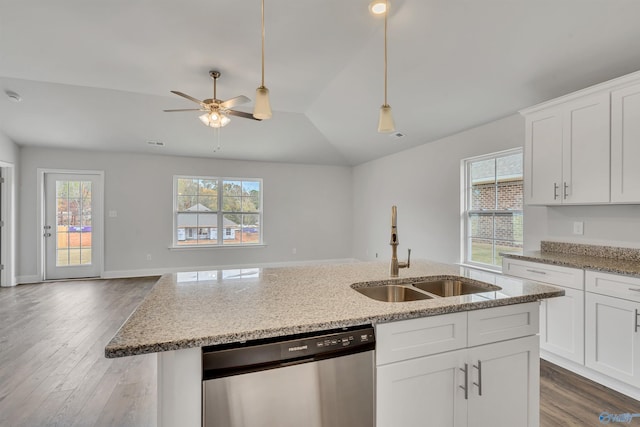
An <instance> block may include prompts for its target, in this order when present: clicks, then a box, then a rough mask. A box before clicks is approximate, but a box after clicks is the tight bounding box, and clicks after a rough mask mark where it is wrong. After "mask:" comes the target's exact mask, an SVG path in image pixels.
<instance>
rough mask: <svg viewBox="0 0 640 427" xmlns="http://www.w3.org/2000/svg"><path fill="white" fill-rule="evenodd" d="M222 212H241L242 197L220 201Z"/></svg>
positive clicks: (226, 198)
mask: <svg viewBox="0 0 640 427" xmlns="http://www.w3.org/2000/svg"><path fill="white" fill-rule="evenodd" d="M222 210H223V211H224V212H242V197H231V196H228V197H224V198H223V199H222Z"/></svg>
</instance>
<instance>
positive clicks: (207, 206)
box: [198, 196, 218, 212]
mask: <svg viewBox="0 0 640 427" xmlns="http://www.w3.org/2000/svg"><path fill="white" fill-rule="evenodd" d="M198 204H199V206H198V211H199V212H203V211H213V212H215V211H217V210H218V197H216V196H200V197H198Z"/></svg>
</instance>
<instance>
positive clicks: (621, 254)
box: [503, 241, 640, 277]
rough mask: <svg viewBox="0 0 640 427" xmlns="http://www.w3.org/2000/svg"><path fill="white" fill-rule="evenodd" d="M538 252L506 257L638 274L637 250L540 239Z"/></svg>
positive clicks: (638, 257) (639, 274) (639, 260)
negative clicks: (541, 240)
mask: <svg viewBox="0 0 640 427" xmlns="http://www.w3.org/2000/svg"><path fill="white" fill-rule="evenodd" d="M540 249H541V250H540V251H534V252H525V253H524V254H522V255H519V254H511V253H504V254H503V255H504V256H506V257H509V258H514V259H521V260H524V261H532V262H540V263H543V264H553V265H561V266H564V267H573V268H582V269H586V270H596V271H602V272H605V273H613V274H622V275H625V276H633V277H640V249H633V248H618V247H613V246H598V245H585V244H575V243H564V242H548V241H543V242H542V243H541V245H540Z"/></svg>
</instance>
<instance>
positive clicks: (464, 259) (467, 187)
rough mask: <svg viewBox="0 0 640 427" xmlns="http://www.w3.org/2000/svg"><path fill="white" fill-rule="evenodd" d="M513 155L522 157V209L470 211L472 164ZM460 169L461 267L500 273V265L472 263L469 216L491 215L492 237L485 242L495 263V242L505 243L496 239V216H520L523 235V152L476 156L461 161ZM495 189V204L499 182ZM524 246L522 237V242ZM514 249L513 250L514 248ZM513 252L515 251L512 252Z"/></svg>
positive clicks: (516, 149)
mask: <svg viewBox="0 0 640 427" xmlns="http://www.w3.org/2000/svg"><path fill="white" fill-rule="evenodd" d="M515 154H520V155H521V156H522V195H523V201H522V208H521V209H519V210H510V209H497V208H496V209H475V210H472V209H471V207H472V197H473V193H472V191H471V190H472V188H473V184H472V182H471V165H472V164H473V163H474V162H479V161H485V160H491V159H493V160H494V161H496V162H497V160H498V159H499V158H502V157H508V156H513V155H515ZM461 169H462V174H461V175H462V186H461V187H462V188H461V207H462V209H461V232H462V236H461V264H462V265H467V266H470V267H476V268H481V269H487V270H493V271H502V265H496V264H487V263H483V262H478V261H474V260H472V245H471V239H472V238H473V236H471V230H470V218H471V215H482V214H486V215H491V216H492V218H493V231H492V237H491V238H490V239H489V238H487V240H491V245H492V257H493V258H494V262H495V256H496V255H495V246H496V242H499V241H506V240H505V239H500V238H498V237H497V232H496V228H497V227H495V225H496V216H497V215H501V214H511V215H514V214H518V213H519V214H520V216H521V218H522V227H523V234H524V150H523V148H522V147H519V148H514V149H509V150H504V151H498V152H495V153H489V154H485V155H482V156H476V157H469V158H466V159H463V160H462V162H461ZM494 185H495V188H496V196H495V197H496V203H497V201H498V194H497V191H498V188H499V182H498V181H497V180H496V182H495V184H494ZM513 242H516V240H513ZM521 243H522V244H523V245H524V235H523V236H522V242H521ZM514 249H515V248H514ZM514 251H515V250H514Z"/></svg>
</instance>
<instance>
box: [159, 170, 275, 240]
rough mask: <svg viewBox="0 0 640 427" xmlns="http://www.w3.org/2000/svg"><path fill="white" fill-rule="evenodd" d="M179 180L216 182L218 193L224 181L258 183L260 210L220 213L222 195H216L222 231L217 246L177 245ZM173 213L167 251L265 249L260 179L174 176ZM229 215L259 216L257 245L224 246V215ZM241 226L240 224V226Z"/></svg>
mask: <svg viewBox="0 0 640 427" xmlns="http://www.w3.org/2000/svg"><path fill="white" fill-rule="evenodd" d="M179 179H208V180H217V181H218V187H219V188H220V191H222V188H223V187H222V183H223V182H224V181H258V182H260V210H259V211H258V212H223V211H222V199H223V197H222V193H219V194H218V210H217V211H216V213H217V214H218V215H217V221H218V230H222V232H221V233H217V234H218V243H217V244H207V245H179V244H178V233H177V229H178V228H177V227H178V205H177V203H178V198H177V192H178V180H179ZM172 198H173V211H172V217H173V221H172V223H173V224H172V230H171V234H172V236H173V237H172V244H171V246H169V249H172V250H173V249H178V250H199V249H220V248H256V247H265V246H266V244H265V243H264V239H263V236H264V210H263V199H264V182H263V180H262V178H248V177H220V176H204V175H174V176H173V193H172ZM229 213H238V214H253V215H259V216H260V237H259V243H240V244H233V245H231V244H226V245H225V244H224V243H223V242H224V239H223V237H222V236H223V233H225V229H224V227H223V224H224V222H223V221H224V214H229ZM240 226H242V224H240Z"/></svg>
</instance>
